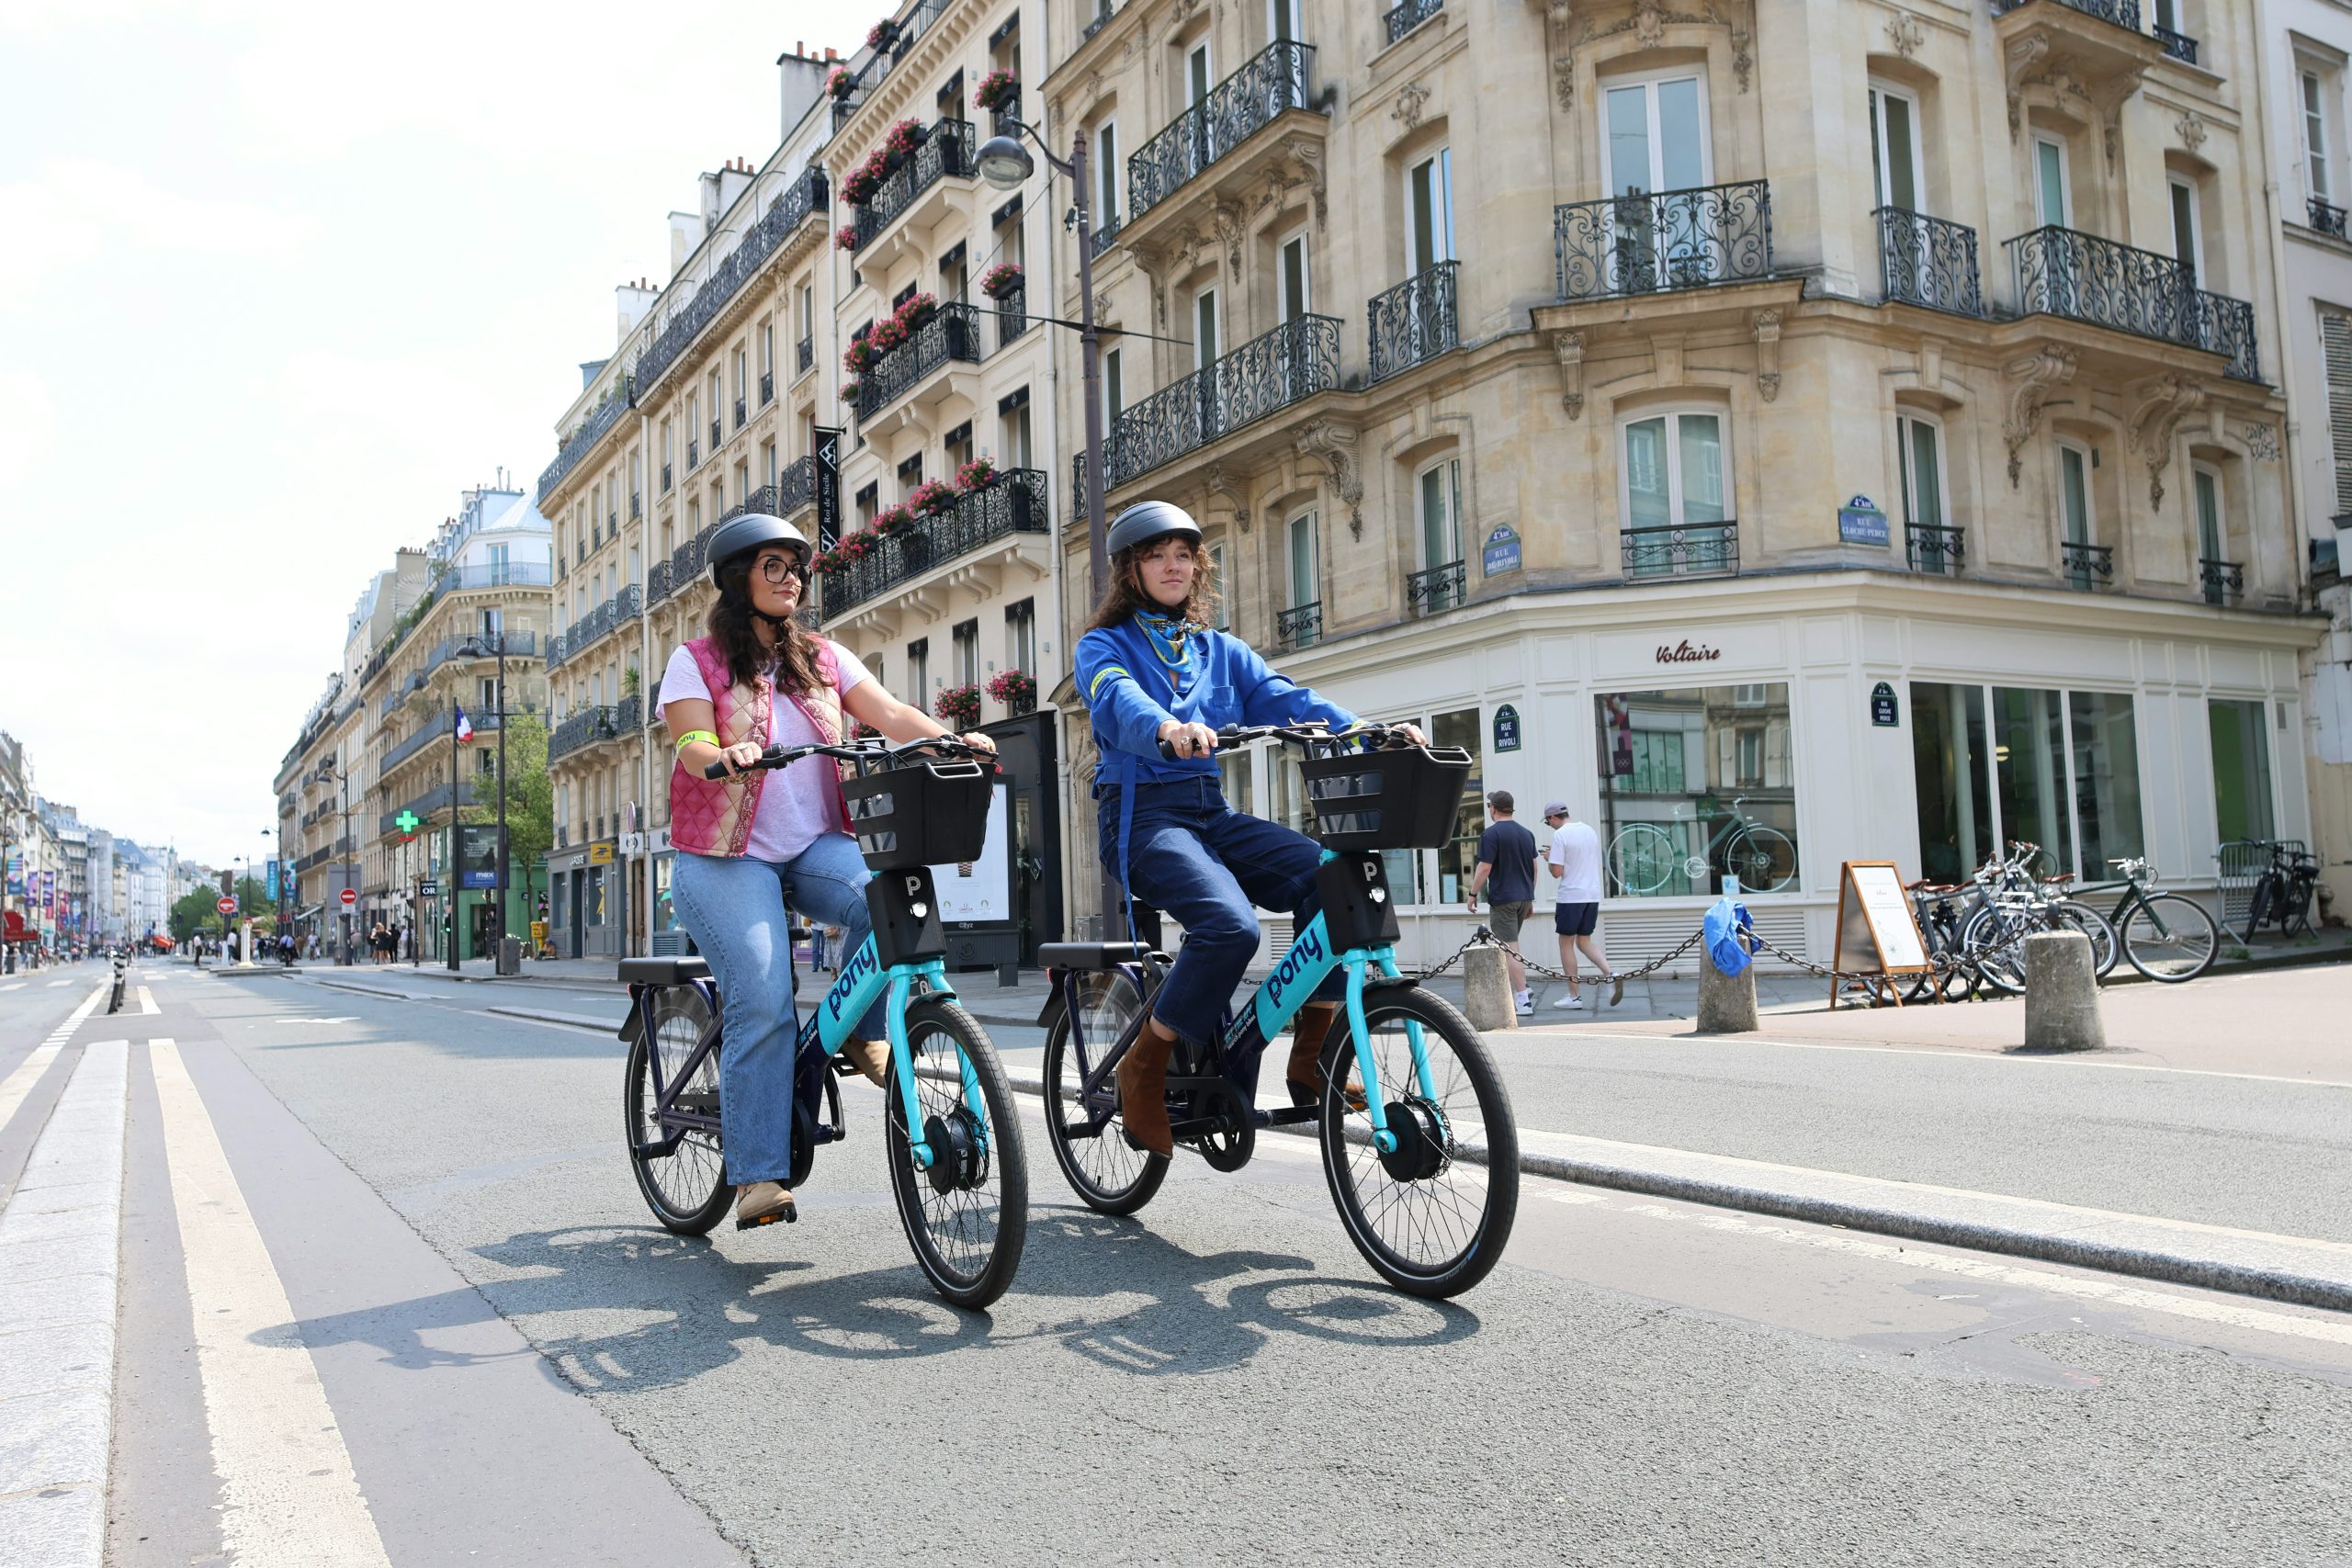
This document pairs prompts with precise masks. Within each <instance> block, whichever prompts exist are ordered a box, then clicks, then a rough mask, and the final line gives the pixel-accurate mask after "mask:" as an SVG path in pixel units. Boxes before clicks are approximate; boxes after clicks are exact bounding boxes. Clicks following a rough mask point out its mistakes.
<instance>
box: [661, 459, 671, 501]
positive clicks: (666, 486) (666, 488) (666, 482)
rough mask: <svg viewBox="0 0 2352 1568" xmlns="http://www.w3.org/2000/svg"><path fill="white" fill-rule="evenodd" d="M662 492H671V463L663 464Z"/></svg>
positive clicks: (665, 493)
mask: <svg viewBox="0 0 2352 1568" xmlns="http://www.w3.org/2000/svg"><path fill="white" fill-rule="evenodd" d="M669 493H670V465H669V464H667V463H664V464H662V494H663V495H667V494H669Z"/></svg>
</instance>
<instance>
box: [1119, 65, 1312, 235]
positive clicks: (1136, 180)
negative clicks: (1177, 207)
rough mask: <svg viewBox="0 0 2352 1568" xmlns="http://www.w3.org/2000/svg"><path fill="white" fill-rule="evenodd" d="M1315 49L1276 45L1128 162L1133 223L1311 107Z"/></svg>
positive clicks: (1213, 90) (1129, 215)
mask: <svg viewBox="0 0 2352 1568" xmlns="http://www.w3.org/2000/svg"><path fill="white" fill-rule="evenodd" d="M1314 57H1315V50H1314V47H1313V46H1312V45H1309V44H1304V43H1299V42H1296V41H1295V40H1292V39H1283V40H1280V41H1277V42H1275V43H1272V44H1269V45H1267V46H1266V48H1265V49H1264V50H1263V51H1261V52H1260V53H1259V54H1258V55H1256V56H1255V57H1254V58H1252V59H1251V60H1250V62H1248V63H1246V64H1244V65H1243V66H1242V67H1241V69H1239V70H1238V71H1236V72H1235V73H1233V74H1232V75H1230V76H1227V78H1226V79H1225V80H1224V81H1222V82H1219V83H1218V84H1217V85H1216V86H1214V87H1212V88H1210V89H1209V91H1208V95H1207V96H1205V97H1204V98H1202V99H1201V101H1200V102H1199V103H1196V104H1194V105H1193V107H1190V108H1188V109H1186V110H1185V111H1184V112H1183V113H1182V114H1181V115H1178V116H1177V117H1176V118H1174V119H1172V120H1170V122H1169V123H1168V125H1167V126H1166V127H1165V128H1164V129H1162V130H1160V132H1159V135H1157V136H1154V137H1153V138H1152V139H1151V140H1150V141H1147V142H1145V143H1144V144H1143V145H1142V146H1141V147H1139V148H1137V149H1136V151H1135V152H1133V153H1132V154H1130V155H1129V156H1128V158H1127V219H1128V221H1130V222H1132V221H1134V220H1136V219H1138V218H1141V217H1142V216H1143V215H1144V214H1145V213H1147V212H1148V211H1150V210H1151V209H1153V208H1155V207H1157V206H1159V204H1160V203H1161V202H1163V201H1165V200H1167V199H1168V197H1170V196H1171V195H1173V194H1174V193H1175V192H1176V190H1177V189H1178V188H1179V187H1180V186H1183V185H1184V184H1186V183H1187V182H1188V181H1191V180H1193V179H1194V178H1197V177H1198V176H1199V175H1200V174H1201V173H1202V172H1203V171H1204V170H1205V169H1206V168H1207V167H1208V166H1209V165H1210V164H1214V163H1216V161H1217V160H1218V159H1219V158H1222V157H1224V156H1225V155H1226V154H1227V153H1228V152H1232V151H1233V150H1234V149H1235V148H1237V147H1238V146H1240V145H1241V144H1242V143H1243V142H1244V141H1249V140H1250V137H1252V136H1254V135H1256V134H1257V133H1258V132H1259V131H1260V130H1263V129H1264V128H1265V127H1267V126H1268V125H1271V124H1272V123H1273V121H1274V120H1275V119H1276V118H1278V117H1279V116H1281V115H1282V113H1283V111H1284V110H1286V109H1304V108H1306V107H1307V88H1306V77H1307V70H1308V67H1309V66H1310V65H1311V64H1312V62H1313V61H1314Z"/></svg>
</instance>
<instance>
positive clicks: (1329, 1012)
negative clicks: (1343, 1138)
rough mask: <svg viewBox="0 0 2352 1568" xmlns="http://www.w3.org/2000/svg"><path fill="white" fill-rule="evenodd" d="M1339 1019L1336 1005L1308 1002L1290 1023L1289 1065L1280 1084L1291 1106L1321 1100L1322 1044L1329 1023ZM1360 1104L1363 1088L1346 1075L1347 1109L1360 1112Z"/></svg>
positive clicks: (1310, 1103) (1328, 1030)
mask: <svg viewBox="0 0 2352 1568" xmlns="http://www.w3.org/2000/svg"><path fill="white" fill-rule="evenodd" d="M1339 1016H1340V1004H1339V1003H1337V1002H1311V1003H1309V1004H1308V1005H1306V1007H1303V1008H1301V1009H1299V1010H1298V1016H1297V1017H1296V1018H1295V1019H1293V1020H1292V1021H1291V1026H1290V1066H1288V1067H1286V1068H1284V1069H1283V1084H1284V1086H1285V1087H1286V1088H1288V1089H1289V1090H1290V1102H1291V1103H1292V1104H1293V1105H1313V1104H1315V1103H1316V1102H1317V1100H1321V1099H1322V1098H1323V1063H1322V1060H1321V1058H1322V1055H1323V1042H1324V1040H1325V1038H1326V1037H1327V1036H1328V1035H1329V1033H1330V1032H1331V1021H1332V1020H1334V1019H1336V1018H1338V1017H1339ZM1349 1059H1350V1060H1351V1061H1352V1060H1354V1058H1353V1057H1352V1056H1351V1057H1350V1058H1349ZM1364 1104H1365V1101H1364V1098H1363V1084H1361V1083H1359V1082H1357V1081H1356V1078H1355V1077H1354V1075H1353V1074H1350V1075H1349V1077H1348V1109H1349V1110H1351V1111H1362V1110H1363V1108H1364Z"/></svg>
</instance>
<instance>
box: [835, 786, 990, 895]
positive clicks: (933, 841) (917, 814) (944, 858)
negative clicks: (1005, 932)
mask: <svg viewBox="0 0 2352 1568" xmlns="http://www.w3.org/2000/svg"><path fill="white" fill-rule="evenodd" d="M995 789H996V770H995V769H993V768H987V767H982V766H981V765H980V764H979V763H978V762H969V761H966V762H933V761H918V762H910V763H904V764H901V765H900V766H899V767H895V768H884V769H880V770H877V771H876V772H874V773H865V774H862V775H861V776H859V777H856V778H851V779H843V780H842V795H843V796H845V797H846V798H847V799H848V801H849V830H850V831H851V832H853V833H854V834H856V835H857V848H858V852H859V853H861V854H863V855H865V863H866V866H867V867H868V868H869V869H871V870H874V871H910V870H912V869H913V868H914V867H916V866H919V865H952V864H954V863H956V862H959V861H971V860H978V859H979V858H980V846H981V845H983V844H985V843H987V842H988V837H989V800H990V798H991V797H992V795H994V793H995Z"/></svg>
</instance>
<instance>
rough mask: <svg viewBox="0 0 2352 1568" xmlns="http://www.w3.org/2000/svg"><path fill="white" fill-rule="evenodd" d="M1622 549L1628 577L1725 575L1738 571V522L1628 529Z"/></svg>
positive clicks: (1625, 532)
mask: <svg viewBox="0 0 2352 1568" xmlns="http://www.w3.org/2000/svg"><path fill="white" fill-rule="evenodd" d="M1623 555H1624V561H1625V575H1626V577H1628V578H1629V579H1639V578H1649V577H1725V576H1729V575H1730V574H1731V573H1733V572H1736V571H1737V570H1739V525H1738V524H1737V523H1734V522H1730V521H1725V522H1722V523H1687V524H1684V525H1682V526H1680V527H1679V528H1678V527H1673V526H1670V525H1669V526H1666V527H1655V528H1628V529H1626V530H1625V531H1624V535H1623Z"/></svg>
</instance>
